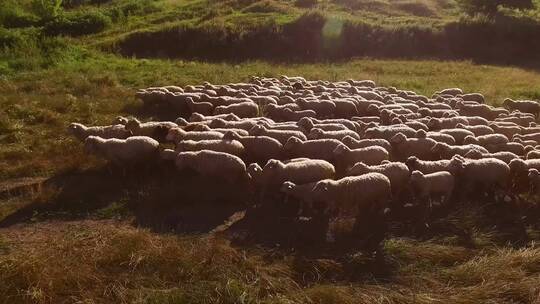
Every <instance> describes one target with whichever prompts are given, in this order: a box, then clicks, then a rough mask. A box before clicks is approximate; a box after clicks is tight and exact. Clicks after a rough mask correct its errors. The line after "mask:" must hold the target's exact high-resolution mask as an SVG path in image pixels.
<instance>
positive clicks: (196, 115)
mask: <svg viewBox="0 0 540 304" xmlns="http://www.w3.org/2000/svg"><path fill="white" fill-rule="evenodd" d="M203 120H204V115H202V114H199V113H193V114H191V116H190V117H189V121H193V122H197V121H203Z"/></svg>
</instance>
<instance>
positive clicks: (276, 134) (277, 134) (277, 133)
mask: <svg viewBox="0 0 540 304" xmlns="http://www.w3.org/2000/svg"><path fill="white" fill-rule="evenodd" d="M249 134H250V135H253V136H261V135H264V136H268V137H272V138H274V139H276V140H278V141H279V142H280V143H281V144H282V145H284V144H285V143H287V140H289V138H290V137H292V136H296V137H298V138H300V139H301V140H307V137H306V136H305V135H304V133H302V132H300V131H290V130H270V129H267V128H265V127H264V126H260V125H256V126H254V127H253V128H251V130H249Z"/></svg>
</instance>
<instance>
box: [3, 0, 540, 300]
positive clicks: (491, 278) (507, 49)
mask: <svg viewBox="0 0 540 304" xmlns="http://www.w3.org/2000/svg"><path fill="white" fill-rule="evenodd" d="M32 2H33V1H30V0H21V1H18V0H4V1H3V2H2V4H1V5H0V6H1V7H0V282H1V283H0V303H81V302H82V303H325V304H326V303H426V304H427V303H441V302H445V303H537V302H538V301H539V300H540V299H539V295H540V289H539V286H540V252H539V248H538V241H539V237H540V230H539V228H538V223H539V222H538V219H539V218H540V217H539V214H540V212H539V209H538V204H537V201H538V198H537V196H529V195H522V198H523V199H522V200H521V201H520V202H523V203H524V205H519V204H518V205H516V204H497V203H495V202H491V201H490V202H487V203H485V204H466V203H463V204H462V205H459V206H458V208H454V209H452V210H451V212H449V213H447V214H444V215H435V218H434V219H433V220H432V221H431V222H430V226H429V227H426V226H425V225H424V223H423V222H422V223H414V222H412V223H409V222H398V221H393V222H392V225H391V227H389V233H388V235H387V237H386V239H385V240H384V241H383V242H382V244H381V248H382V250H381V252H379V254H377V255H371V253H370V252H362V251H355V252H347V253H342V252H339V250H335V251H333V250H328V248H325V249H321V248H318V249H313V248H310V249H307V250H306V249H305V248H300V247H294V246H290V247H289V246H287V245H286V244H285V243H282V244H275V243H271V242H259V241H257V240H255V241H252V240H247V241H246V240H243V239H242V238H241V237H239V236H238V235H232V236H231V235H230V234H229V233H228V230H227V221H234V220H235V219H236V218H237V217H241V216H243V215H244V214H243V208H244V207H245V206H244V203H245V202H243V201H241V198H243V195H238V194H237V193H231V192H233V191H232V190H231V189H230V188H229V187H228V186H227V185H224V184H221V183H219V182H216V183H215V185H213V186H215V187H214V188H201V187H200V185H201V184H203V185H204V182H206V180H205V179H200V178H193V177H192V176H190V175H186V174H177V173H176V172H175V171H174V170H172V169H171V168H162V167H159V168H160V170H152V169H148V170H147V171H141V172H137V171H136V170H130V169H128V170H118V169H116V168H114V167H111V166H109V165H107V164H106V163H105V162H104V161H102V160H100V159H98V158H95V157H93V156H91V155H87V154H86V153H84V148H83V145H82V144H81V143H80V142H79V141H78V140H76V139H75V138H73V136H70V135H69V133H68V131H67V126H68V125H69V124H70V123H71V122H80V123H84V124H88V125H105V124H109V123H110V122H111V121H113V119H114V118H115V117H117V116H119V115H122V116H136V117H139V118H141V119H142V120H144V121H151V120H159V119H160V118H162V117H163V115H162V114H163V113H159V112H155V111H152V110H151V109H148V108H147V107H145V106H144V104H143V102H142V101H141V100H140V99H138V98H136V97H135V92H136V91H137V90H138V89H141V88H146V87H155V86H166V85H177V86H182V87H184V86H186V85H199V84H202V83H203V82H205V81H208V82H210V83H212V84H226V83H236V82H248V81H249V80H250V77H251V76H253V75H256V76H261V77H278V76H279V75H289V76H296V75H299V76H303V77H305V78H306V79H310V80H318V79H321V80H328V81H342V80H347V79H357V80H362V79H371V80H373V81H375V82H376V83H377V85H379V86H386V87H397V88H400V89H404V90H412V91H415V92H417V93H418V94H422V95H425V96H431V95H432V94H433V93H434V92H436V91H439V90H441V89H444V88H451V87H459V88H462V89H463V90H464V91H466V92H481V93H482V94H483V95H484V96H485V98H486V101H487V103H488V104H492V105H501V104H502V102H503V100H504V99H505V98H507V97H510V98H514V99H531V100H539V99H540V72H539V71H538V68H537V65H536V64H537V62H538V61H537V60H536V59H537V56H538V54H540V51H538V52H537V50H540V47H538V45H537V43H538V39H530V37H536V36H535V33H539V32H540V31H539V30H538V28H539V27H538V26H539V24H538V23H537V21H538V20H539V18H538V11H537V10H531V11H511V10H504V11H503V13H502V14H501V16H499V18H500V19H499V20H497V21H493V20H485V19H482V18H471V17H466V16H464V15H463V14H462V13H461V12H460V11H459V9H458V7H457V5H456V3H455V2H454V1H452V0H321V1H318V3H317V4H315V5H313V6H310V5H307V4H306V5H307V7H306V5H304V4H302V2H305V3H308V4H309V2H310V1H293V0H283V1H279V0H261V1H253V0H225V1H218V0H110V1H107V0H71V1H64V7H63V8H62V9H61V10H59V11H58V12H56V13H55V14H56V17H54V18H52V17H50V16H49V17H46V15H47V14H48V13H47V12H43V11H39V10H37V9H36V7H35V6H33V5H32ZM34 2H38V1H34ZM537 7H538V6H537ZM48 12H49V13H51V11H48ZM510 26H513V27H510ZM471 29H474V30H471ZM452 30H453V32H452ZM344 33H345V34H344ZM494 33H495V34H494ZM450 34H453V36H452V35H450ZM465 34H466V35H465ZM445 35H450V36H445ZM463 35H465V36H463ZM359 37H360V38H359ZM361 37H364V38H361ZM365 37H367V38H365ZM448 37H453V38H452V39H455V40H448V39H447V38H448ZM485 39H491V40H488V41H486V40H485ZM440 41H446V42H448V41H450V42H452V43H453V42H455V41H465V44H464V45H461V46H460V47H459V48H457V49H452V50H451V51H449V50H448V49H447V48H446V46H445V47H442V48H441V47H440V46H441V45H440V44H438V42H440ZM368 42H369V43H372V44H368ZM446 42H445V43H446ZM478 46H480V47H478ZM463 50H474V52H472V53H471V52H463ZM366 56H367V57H366ZM166 114H169V113H166ZM162 169H163V170H162ZM210 190H212V191H210ZM219 193H226V196H224V197H225V198H223V197H221V196H219V195H218V194H219ZM216 197H217V198H216ZM216 201H219V203H220V204H210V203H209V202H216ZM179 223H181V225H180V224H179ZM281 224H283V223H280V225H281ZM338 224H339V223H338ZM338 224H336V225H338ZM262 225H264V223H262ZM280 225H277V224H275V225H274V223H272V224H271V225H268V227H266V228H268V229H270V230H271V231H272V232H276V233H278V232H279V233H281V234H282V235H287V234H289V233H290V234H292V233H293V231H292V230H287V228H288V227H289V226H286V225H285V224H283V226H282V227H280ZM338 226H339V225H338ZM339 228H340V227H338V228H337V229H339ZM343 229H345V228H343ZM319 249H320V250H319Z"/></svg>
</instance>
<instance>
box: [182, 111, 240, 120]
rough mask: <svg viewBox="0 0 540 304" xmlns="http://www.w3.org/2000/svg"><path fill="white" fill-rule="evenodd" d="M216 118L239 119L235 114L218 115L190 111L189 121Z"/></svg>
mask: <svg viewBox="0 0 540 304" xmlns="http://www.w3.org/2000/svg"><path fill="white" fill-rule="evenodd" d="M216 118H221V119H223V120H227V121H239V120H240V117H238V116H236V115H235V114H232V113H229V114H219V115H202V114H200V113H192V114H191V116H190V117H189V121H190V122H201V121H211V120H213V119H216Z"/></svg>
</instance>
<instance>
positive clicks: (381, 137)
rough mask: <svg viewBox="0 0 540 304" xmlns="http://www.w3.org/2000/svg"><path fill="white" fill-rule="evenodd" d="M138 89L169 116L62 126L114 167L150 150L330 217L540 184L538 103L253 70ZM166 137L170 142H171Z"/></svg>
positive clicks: (141, 158) (497, 194) (496, 194)
mask: <svg viewBox="0 0 540 304" xmlns="http://www.w3.org/2000/svg"><path fill="white" fill-rule="evenodd" d="M137 97H139V98H140V99H142V100H143V102H144V103H145V105H147V106H160V107H162V108H166V109H167V111H169V112H174V113H178V114H179V115H180V114H182V117H180V118H178V119H177V120H176V121H174V122H171V121H152V122H140V121H139V120H137V119H135V118H125V117H118V118H116V119H115V121H114V122H113V124H112V125H109V126H92V127H87V126H84V125H82V124H79V123H72V124H71V125H70V126H69V130H70V131H71V133H72V134H73V135H74V136H75V137H76V138H78V139H79V140H81V141H83V142H84V146H85V150H86V151H87V152H88V153H90V154H94V155H96V156H99V157H102V158H104V159H106V160H108V161H110V162H113V163H115V164H117V165H120V166H128V165H133V164H141V163H146V162H149V161H153V160H156V159H158V160H159V161H163V162H171V163H174V164H175V165H176V167H177V169H178V170H183V169H185V168H190V169H192V170H194V171H195V172H196V173H197V174H199V175H201V176H208V177H212V178H220V179H223V180H224V181H226V182H229V183H231V184H234V183H246V184H248V185H249V187H250V189H253V192H254V193H256V194H257V196H256V197H259V198H260V197H267V196H272V195H274V196H275V195H276V194H280V195H282V196H284V197H287V198H293V199H295V200H297V201H298V202H300V206H301V209H300V212H310V211H313V208H315V206H317V208H322V209H323V210H324V211H325V212H328V213H329V214H332V215H333V216H356V215H358V214H368V215H369V214H375V213H381V212H383V213H384V212H385V211H387V210H388V209H387V208H390V209H392V208H399V207H400V206H403V205H405V204H411V205H425V206H432V204H440V205H446V204H451V203H452V202H453V201H455V200H458V199H461V200H465V199H472V198H474V197H475V196H476V197H477V196H482V197H483V198H484V197H485V196H487V195H488V196H490V197H491V198H493V199H495V200H500V199H502V201H503V202H508V201H509V200H510V199H512V197H515V196H516V195H519V194H522V193H527V192H529V191H532V190H533V191H537V190H539V189H540V187H537V186H540V172H539V170H540V146H539V142H540V126H537V125H536V119H537V118H538V115H539V114H540V104H539V103H537V102H534V101H523V100H522V101H514V100H511V99H506V100H505V101H504V103H503V107H493V106H490V105H487V104H486V103H485V99H484V96H483V95H481V94H479V93H468V94H466V93H464V92H463V91H462V90H461V89H458V88H451V89H445V90H442V91H440V92H436V93H435V94H434V95H433V96H431V97H426V96H422V95H419V94H417V93H415V92H413V91H406V90H399V89H396V88H394V87H377V86H376V84H375V83H374V82H373V81H371V80H363V81H356V80H348V81H342V82H329V81H322V80H318V81H308V80H306V79H304V78H302V77H287V76H281V77H280V78H279V79H277V78H262V77H253V78H252V79H251V81H250V82H249V83H231V84H226V85H214V84H210V83H204V84H202V85H196V86H191V85H190V86H186V87H184V88H181V87H177V86H166V87H154V88H147V89H144V90H140V91H139V92H137ZM171 147H174V148H172V149H171Z"/></svg>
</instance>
